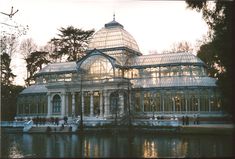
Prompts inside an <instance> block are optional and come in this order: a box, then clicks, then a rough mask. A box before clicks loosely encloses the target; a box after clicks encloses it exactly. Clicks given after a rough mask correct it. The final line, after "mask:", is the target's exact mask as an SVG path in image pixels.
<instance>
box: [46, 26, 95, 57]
mask: <svg viewBox="0 0 235 159" xmlns="http://www.w3.org/2000/svg"><path fill="white" fill-rule="evenodd" d="M59 31H60V33H59V34H58V36H59V37H58V38H53V39H51V41H50V43H52V44H53V45H54V46H55V49H54V51H53V54H52V55H51V58H54V59H58V58H59V59H61V58H62V56H63V55H66V56H67V61H76V60H78V59H80V58H81V57H82V56H84V54H85V50H86V49H87V45H88V41H89V40H90V38H91V36H92V34H93V33H94V30H82V29H77V28H74V27H73V26H69V27H67V28H63V27H62V28H60V29H59Z"/></svg>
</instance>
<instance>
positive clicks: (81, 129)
mask: <svg viewBox="0 0 235 159" xmlns="http://www.w3.org/2000/svg"><path fill="white" fill-rule="evenodd" d="M78 73H79V74H80V101H81V102H80V131H83V108H82V105H83V92H82V81H83V70H82V69H79V70H78Z"/></svg>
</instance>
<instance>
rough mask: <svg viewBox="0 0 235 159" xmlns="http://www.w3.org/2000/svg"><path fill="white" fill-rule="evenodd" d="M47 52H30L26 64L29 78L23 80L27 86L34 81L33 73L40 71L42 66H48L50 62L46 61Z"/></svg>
mask: <svg viewBox="0 0 235 159" xmlns="http://www.w3.org/2000/svg"><path fill="white" fill-rule="evenodd" d="M47 55H48V52H44V51H35V52H32V53H31V54H30V55H29V56H28V58H27V59H26V62H27V66H26V67H27V71H28V72H29V77H28V78H27V79H26V80H25V81H26V83H27V84H28V85H30V83H31V82H32V81H34V75H35V73H36V72H37V71H38V70H40V69H42V66H43V64H48V63H49V62H50V61H49V60H47Z"/></svg>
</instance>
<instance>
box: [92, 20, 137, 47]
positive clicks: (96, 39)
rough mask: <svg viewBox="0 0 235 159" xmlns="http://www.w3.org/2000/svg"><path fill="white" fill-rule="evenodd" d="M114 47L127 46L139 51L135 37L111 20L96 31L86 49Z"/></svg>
mask: <svg viewBox="0 0 235 159" xmlns="http://www.w3.org/2000/svg"><path fill="white" fill-rule="evenodd" d="M116 47H127V48H129V49H132V50H134V51H137V52H139V47H138V45H137V43H136V41H135V39H134V38H133V37H132V36H131V35H130V34H129V33H128V32H127V31H126V30H125V29H123V25H121V24H120V23H118V22H116V21H115V19H113V21H111V22H109V23H107V24H105V27H104V28H102V29H100V30H99V31H97V32H96V33H95V34H94V35H93V37H92V39H91V41H90V43H89V45H88V49H89V50H92V49H95V48H96V49H106V48H116Z"/></svg>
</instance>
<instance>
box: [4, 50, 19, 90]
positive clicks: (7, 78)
mask: <svg viewBox="0 0 235 159" xmlns="http://www.w3.org/2000/svg"><path fill="white" fill-rule="evenodd" d="M10 64H11V57H10V56H9V55H8V54H6V53H3V54H2V55H1V85H7V86H9V85H11V83H12V81H13V80H14V78H15V77H16V75H14V74H13V73H12V70H11V68H10Z"/></svg>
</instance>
